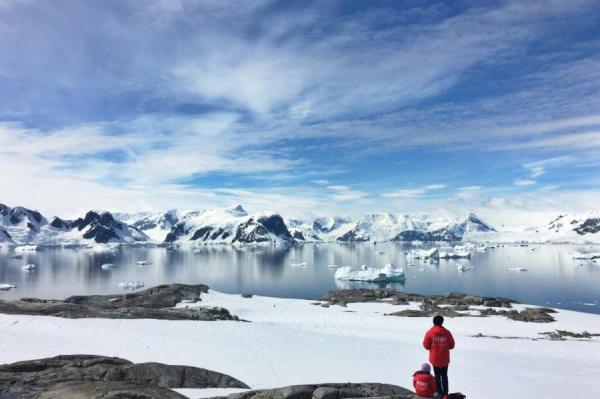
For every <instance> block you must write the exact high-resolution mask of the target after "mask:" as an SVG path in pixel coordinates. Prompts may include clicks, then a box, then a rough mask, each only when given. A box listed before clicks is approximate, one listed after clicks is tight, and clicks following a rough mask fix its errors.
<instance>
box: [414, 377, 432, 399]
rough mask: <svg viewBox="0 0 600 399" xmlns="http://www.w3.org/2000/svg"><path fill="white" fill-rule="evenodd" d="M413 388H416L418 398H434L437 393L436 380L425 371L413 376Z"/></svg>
mask: <svg viewBox="0 0 600 399" xmlns="http://www.w3.org/2000/svg"><path fill="white" fill-rule="evenodd" d="M413 387H415V392H416V393H417V396H420V397H423V398H433V395H434V394H435V393H436V392H437V387H436V385H435V379H434V378H433V376H432V375H431V374H429V373H426V372H424V371H417V372H416V373H414V374H413Z"/></svg>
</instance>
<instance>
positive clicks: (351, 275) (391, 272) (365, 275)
mask: <svg viewBox="0 0 600 399" xmlns="http://www.w3.org/2000/svg"><path fill="white" fill-rule="evenodd" d="M335 278H336V279H338V280H342V281H365V282H368V283H381V282H398V281H404V280H405V278H406V277H405V276H404V270H402V268H396V267H395V266H394V265H392V264H391V263H388V264H387V265H385V266H384V267H383V268H381V269H377V268H374V267H369V266H367V265H362V266H361V268H360V269H358V270H356V269H354V268H353V267H352V266H344V267H340V268H339V269H337V270H336V271H335Z"/></svg>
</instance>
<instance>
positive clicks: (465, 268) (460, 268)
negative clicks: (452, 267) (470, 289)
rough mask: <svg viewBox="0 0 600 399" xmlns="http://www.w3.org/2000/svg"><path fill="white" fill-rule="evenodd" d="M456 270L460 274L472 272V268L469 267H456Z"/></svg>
mask: <svg viewBox="0 0 600 399" xmlns="http://www.w3.org/2000/svg"><path fill="white" fill-rule="evenodd" d="M456 270H458V271H459V272H468V271H469V270H471V266H469V265H456Z"/></svg>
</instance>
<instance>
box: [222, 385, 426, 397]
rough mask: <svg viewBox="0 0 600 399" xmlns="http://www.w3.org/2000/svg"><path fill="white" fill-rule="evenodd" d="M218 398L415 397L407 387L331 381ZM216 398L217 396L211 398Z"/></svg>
mask: <svg viewBox="0 0 600 399" xmlns="http://www.w3.org/2000/svg"><path fill="white" fill-rule="evenodd" d="M218 398H219V399H224V398H227V399H345V398H377V399H392V398H394V399H413V398H414V399H416V398H418V397H417V396H416V395H415V394H414V393H413V392H411V391H409V390H408V389H405V388H402V387H399V386H396V385H390V384H376V383H361V384H351V383H341V384H340V383H331V384H314V385H290V386H287V387H282V388H274V389H264V390H257V391H247V392H241V393H234V394H231V395H229V396H221V397H218ZM213 399H217V398H213Z"/></svg>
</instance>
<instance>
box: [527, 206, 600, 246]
mask: <svg viewBox="0 0 600 399" xmlns="http://www.w3.org/2000/svg"><path fill="white" fill-rule="evenodd" d="M535 233H536V236H539V237H540V238H541V239H545V240H548V241H594V242H597V241H600V211H593V212H590V213H587V214H579V215H575V214H563V215H559V216H557V217H556V218H555V219H553V220H552V221H550V223H548V224H547V225H546V226H543V227H540V228H539V229H537V230H536V232H535Z"/></svg>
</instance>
